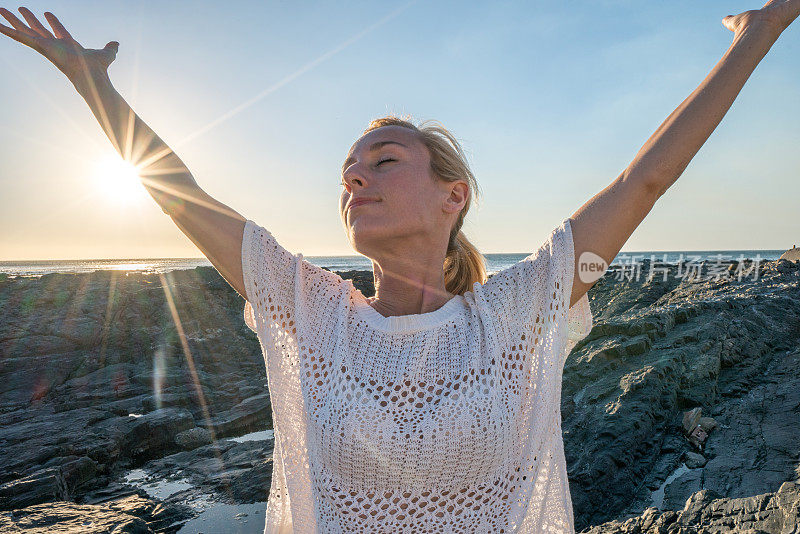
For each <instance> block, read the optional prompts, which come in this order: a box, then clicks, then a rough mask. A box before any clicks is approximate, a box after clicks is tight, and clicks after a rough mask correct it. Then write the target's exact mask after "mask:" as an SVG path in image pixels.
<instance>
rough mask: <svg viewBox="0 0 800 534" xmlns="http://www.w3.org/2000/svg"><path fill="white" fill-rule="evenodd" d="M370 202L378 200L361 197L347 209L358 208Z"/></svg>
mask: <svg viewBox="0 0 800 534" xmlns="http://www.w3.org/2000/svg"><path fill="white" fill-rule="evenodd" d="M370 202H377V201H376V200H372V199H370V198H359V199H357V200H354V201H352V202H351V203H350V205H349V206H348V208H347V209H353V208H357V207H358V206H361V205H363V204H368V203H370Z"/></svg>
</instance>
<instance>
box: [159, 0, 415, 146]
mask: <svg viewBox="0 0 800 534" xmlns="http://www.w3.org/2000/svg"><path fill="white" fill-rule="evenodd" d="M417 1H418V0H411V2H408V3H407V4H405V5H403V6H401V7H399V8H397V9H396V10H394V11H393V12H391V13H389V14H388V15H386V16H385V17H383V18H382V19H381V20H379V21H378V22H376V23H375V24H373V25H372V26H369V27H367V28H366V29H364V30H362V31H360V32H359V33H357V34H355V35H354V36H353V37H351V38H349V39H347V40H346V41H344V42H343V43H342V44H340V45H339V46H337V47H336V48H334V49H333V50H330V51H329V52H325V53H324V54H322V55H321V56H319V57H318V58H317V59H315V60H313V61H311V62H309V63H306V64H305V65H304V66H303V67H301V68H300V69H298V70H296V71H295V72H293V73H292V74H290V75H288V76H286V77H285V78H284V79H282V80H281V81H279V82H277V83H275V84H274V85H272V86H271V87H269V88H267V89H265V90H264V91H262V92H260V93H258V94H257V95H256V96H254V97H252V98H251V99H250V100H247V101H245V102H243V103H241V104H239V105H238V106H236V107H235V108H233V109H232V110H230V111H228V112H226V113H224V114H222V115H221V116H220V117H218V118H216V119H214V120H213V121H211V122H209V123H208V124H206V125H205V126H203V127H201V128H200V129H198V130H197V131H195V132H193V133H191V134H189V135H187V136H186V137H185V138H183V139H182V140H181V141H179V142H178V143H177V144H176V145H175V147H176V148H178V147H181V146H183V145H185V144H186V143H188V142H190V141H193V140H195V139H197V138H198V137H200V136H201V135H203V134H204V133H207V132H209V131H210V130H211V129H213V128H215V127H217V126H219V125H220V124H222V123H223V122H225V121H226V120H228V119H230V118H231V117H233V116H235V115H237V114H239V113H241V112H242V111H244V110H245V109H247V108H249V107H250V106H252V105H253V104H255V103H256V102H258V101H259V100H261V99H263V98H265V97H267V96H268V95H269V94H270V93H272V92H273V91H275V90H277V89H279V88H280V87H283V86H284V85H286V84H287V83H289V82H290V81H292V80H294V79H295V78H297V77H298V76H300V75H301V74H304V73H306V72H308V71H309V70H311V69H313V68H314V67H316V66H317V65H319V64H320V63H322V62H323V61H325V60H327V59H328V58H330V57H332V56H333V55H335V54H337V53H339V52H341V51H342V50H344V49H345V48H347V47H348V46H350V45H351V44H353V43H355V42H356V41H358V40H359V39H361V38H362V37H364V36H365V35H367V34H368V33H370V32H371V31H374V30H375V29H376V28H379V27H381V26H383V25H384V24H386V23H387V22H389V21H390V20H392V19H393V18H395V17H396V16H397V15H399V14H400V13H402V12H403V11H405V10H406V9H408V8H409V7H411V5H413V4H415V3H416V2H417Z"/></svg>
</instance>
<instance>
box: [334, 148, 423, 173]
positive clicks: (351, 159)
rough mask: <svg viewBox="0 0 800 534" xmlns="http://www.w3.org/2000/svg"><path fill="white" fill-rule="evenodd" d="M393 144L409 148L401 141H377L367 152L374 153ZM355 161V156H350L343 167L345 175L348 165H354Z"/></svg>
mask: <svg viewBox="0 0 800 534" xmlns="http://www.w3.org/2000/svg"><path fill="white" fill-rule="evenodd" d="M391 144H394V145H400V146H401V147H403V148H408V147H407V146H406V145H404V144H403V143H401V142H399V141H377V142H375V143H372V145H370V147H369V149H368V150H367V152H374V151H376V150H378V149H379V148H381V147H382V146H384V145H391ZM353 160H355V158H354V157H353V156H350V157H349V158H347V161H345V162H344V165H342V173H344V171H345V169H347V166H348V165H350V164H351V163H353Z"/></svg>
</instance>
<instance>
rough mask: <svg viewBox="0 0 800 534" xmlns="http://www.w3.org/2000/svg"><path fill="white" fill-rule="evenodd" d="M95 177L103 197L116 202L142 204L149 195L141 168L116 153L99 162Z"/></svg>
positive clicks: (96, 166)
mask: <svg viewBox="0 0 800 534" xmlns="http://www.w3.org/2000/svg"><path fill="white" fill-rule="evenodd" d="M94 179H95V181H96V183H97V187H98V189H99V190H100V191H102V195H103V197H104V198H105V199H107V200H108V201H110V202H113V203H115V204H121V205H133V204H142V203H143V202H144V201H145V200H146V199H147V197H148V195H147V191H146V190H145V188H144V186H143V185H142V180H141V178H140V177H139V170H138V169H137V168H136V166H135V165H133V164H132V163H130V162H128V161H125V160H124V159H122V158H121V157H119V156H118V155H116V154H114V155H108V156H106V157H104V158H102V159H101V160H99V161H98V162H97V164H96V165H95V170H94Z"/></svg>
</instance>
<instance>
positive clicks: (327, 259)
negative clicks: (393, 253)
mask: <svg viewBox="0 0 800 534" xmlns="http://www.w3.org/2000/svg"><path fill="white" fill-rule="evenodd" d="M784 252H785V251H784V250H693V251H643V252H620V253H619V254H617V256H616V257H615V258H614V261H612V262H611V263H612V265H613V264H627V265H632V264H633V263H634V262H641V260H642V259H651V257H653V258H654V259H655V260H656V261H661V262H665V263H672V264H674V263H677V262H678V261H679V260H681V259H683V260H684V261H689V260H691V261H697V262H699V261H718V260H719V261H728V260H738V259H751V260H760V261H772V260H777V259H778V258H779V257H780V256H781V254H783V253H784ZM529 254H530V253H528V252H519V253H507V254H484V257H485V258H486V267H487V270H488V272H489V273H495V272H497V271H500V270H502V269H505V268H506V267H510V266H511V265H513V264H514V263H516V262H518V261H520V260H522V259H523V258H525V257H526V256H528V255H529ZM303 258H305V259H306V260H307V261H309V262H311V263H313V264H314V265H317V266H319V267H327V268H328V269H330V270H332V271H347V270H351V269H358V270H368V271H371V270H372V262H371V261H370V260H368V259H367V258H365V257H364V256H303ZM199 266H211V263H210V262H209V261H208V260H207V259H206V258H151V259H141V258H135V259H116V260H37V261H0V274H3V273H4V274H7V275H9V276H40V275H43V274H49V273H88V272H92V271H96V270H105V271H141V272H146V273H165V272H168V271H175V270H179V269H194V268H195V267H199Z"/></svg>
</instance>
